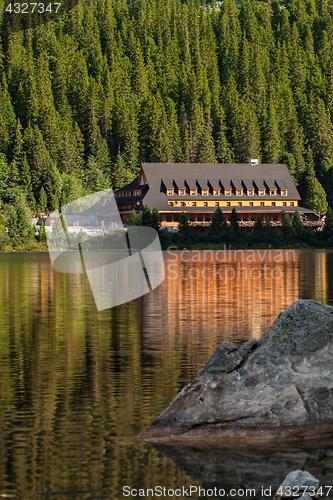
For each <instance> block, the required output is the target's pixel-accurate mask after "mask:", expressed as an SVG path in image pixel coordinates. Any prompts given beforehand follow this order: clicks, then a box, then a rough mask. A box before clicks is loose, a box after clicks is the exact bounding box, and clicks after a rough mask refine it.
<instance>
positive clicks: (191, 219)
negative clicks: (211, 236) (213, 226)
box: [190, 214, 195, 222]
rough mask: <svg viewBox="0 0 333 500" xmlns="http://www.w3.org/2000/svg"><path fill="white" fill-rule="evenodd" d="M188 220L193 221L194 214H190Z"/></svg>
mask: <svg viewBox="0 0 333 500" xmlns="http://www.w3.org/2000/svg"><path fill="white" fill-rule="evenodd" d="M190 222H195V214H190Z"/></svg>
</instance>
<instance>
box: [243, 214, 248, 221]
mask: <svg viewBox="0 0 333 500" xmlns="http://www.w3.org/2000/svg"><path fill="white" fill-rule="evenodd" d="M248 220H249V215H248V214H244V215H243V221H244V222H248Z"/></svg>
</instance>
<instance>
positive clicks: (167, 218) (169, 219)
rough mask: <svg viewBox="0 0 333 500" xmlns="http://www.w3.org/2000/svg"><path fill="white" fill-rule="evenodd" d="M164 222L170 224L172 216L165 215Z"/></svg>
mask: <svg viewBox="0 0 333 500" xmlns="http://www.w3.org/2000/svg"><path fill="white" fill-rule="evenodd" d="M166 221H167V222H172V214H166Z"/></svg>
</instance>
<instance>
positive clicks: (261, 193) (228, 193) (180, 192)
mask: <svg viewBox="0 0 333 500" xmlns="http://www.w3.org/2000/svg"><path fill="white" fill-rule="evenodd" d="M174 194H175V190H174V189H167V195H169V196H174ZM186 194H187V193H186V189H178V195H179V196H185V195H186ZM244 194H245V193H244V190H243V189H236V196H243V195H244ZM246 194H247V195H248V196H254V194H255V190H254V189H248V190H247V193H246ZM258 194H259V196H265V195H266V189H258ZM280 194H281V196H287V194H288V189H281V190H280ZM190 195H191V196H197V195H198V190H197V189H190ZM201 195H202V196H208V195H209V190H208V189H202V190H201ZM213 195H214V196H220V195H221V189H213ZM231 195H232V190H231V189H225V190H224V196H231ZM269 195H270V196H276V195H277V189H270V190H269Z"/></svg>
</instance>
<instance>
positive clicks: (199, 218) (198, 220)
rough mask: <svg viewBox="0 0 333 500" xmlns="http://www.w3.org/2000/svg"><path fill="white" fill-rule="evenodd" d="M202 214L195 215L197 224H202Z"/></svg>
mask: <svg viewBox="0 0 333 500" xmlns="http://www.w3.org/2000/svg"><path fill="white" fill-rule="evenodd" d="M202 217H203V216H202V214H198V215H197V222H202Z"/></svg>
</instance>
